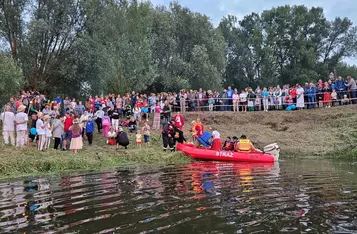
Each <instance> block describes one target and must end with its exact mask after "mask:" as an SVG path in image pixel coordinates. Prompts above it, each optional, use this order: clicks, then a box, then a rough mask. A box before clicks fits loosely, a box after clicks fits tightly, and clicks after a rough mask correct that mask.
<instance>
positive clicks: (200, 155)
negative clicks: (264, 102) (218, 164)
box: [176, 143, 274, 163]
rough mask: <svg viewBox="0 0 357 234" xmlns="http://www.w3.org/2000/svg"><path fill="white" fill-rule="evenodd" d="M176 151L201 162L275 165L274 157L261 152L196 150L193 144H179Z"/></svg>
mask: <svg viewBox="0 0 357 234" xmlns="http://www.w3.org/2000/svg"><path fill="white" fill-rule="evenodd" d="M176 149H177V150H178V151H181V152H183V153H184V154H185V155H186V156H189V157H191V158H194V159H199V160H210V161H235V162H256V163H266V162H270V163H274V157H273V156H271V155H269V154H264V153H260V152H251V153H244V152H233V151H223V150H222V151H219V150H211V149H203V148H194V147H193V145H192V144H180V143H179V144H177V146H176Z"/></svg>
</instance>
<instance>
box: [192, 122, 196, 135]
mask: <svg viewBox="0 0 357 234" xmlns="http://www.w3.org/2000/svg"><path fill="white" fill-rule="evenodd" d="M196 126H197V124H194V125H193V126H192V130H191V131H192V136H197V132H196Z"/></svg>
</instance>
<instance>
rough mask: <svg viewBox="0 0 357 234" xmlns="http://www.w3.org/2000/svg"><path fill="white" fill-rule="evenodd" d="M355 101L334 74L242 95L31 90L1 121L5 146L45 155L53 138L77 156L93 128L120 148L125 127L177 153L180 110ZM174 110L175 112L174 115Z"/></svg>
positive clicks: (349, 84)
mask: <svg viewBox="0 0 357 234" xmlns="http://www.w3.org/2000/svg"><path fill="white" fill-rule="evenodd" d="M356 97H357V86H356V82H355V80H354V79H353V78H352V77H350V76H348V77H347V80H346V81H344V80H343V79H342V77H341V76H339V77H338V79H336V80H335V78H334V74H333V73H331V74H330V79H329V80H327V81H326V82H323V81H322V80H319V81H318V82H317V83H316V84H315V83H313V82H310V83H305V84H304V87H303V86H301V85H300V84H296V85H294V86H292V87H290V86H289V85H284V86H283V87H282V88H280V86H276V87H270V88H267V87H264V88H262V89H261V88H260V87H259V86H258V87H257V88H256V89H255V90H254V91H253V89H252V88H249V87H248V88H246V89H243V90H241V91H238V90H237V89H232V88H231V87H228V88H227V89H225V90H224V91H223V92H218V91H211V90H208V91H204V90H202V89H199V90H198V91H193V90H189V91H185V90H181V91H180V92H178V93H158V94H155V93H151V94H146V93H136V92H134V91H133V92H132V93H131V94H130V93H127V94H125V95H123V96H121V95H114V94H108V95H106V96H94V97H93V96H89V97H88V98H87V99H86V100H85V101H77V100H76V99H75V98H72V99H70V98H68V97H64V98H62V97H61V96H56V97H55V98H53V99H49V98H48V97H47V96H46V95H44V94H41V93H40V92H38V91H36V90H29V91H22V92H21V93H19V95H18V96H16V97H11V98H10V102H9V103H8V104H7V105H5V107H4V108H3V113H2V114H1V116H0V119H1V120H2V123H3V129H2V130H3V137H4V143H5V144H12V145H16V146H19V147H23V146H25V145H30V144H31V142H35V143H36V146H37V148H38V150H41V151H42V150H47V149H48V148H49V147H50V141H51V139H52V138H53V139H54V148H55V149H62V150H68V149H69V150H72V151H73V152H78V151H79V150H80V149H82V147H83V139H85V140H88V145H89V146H91V145H92V144H93V133H94V130H95V125H96V129H97V131H98V133H100V134H102V135H103V136H104V137H106V139H107V140H106V141H107V143H108V144H110V145H116V146H117V147H118V148H119V147H121V146H122V147H125V148H126V147H127V146H128V144H129V138H128V135H127V133H126V132H125V131H124V129H127V130H128V132H129V133H132V134H135V141H136V145H137V146H138V147H141V145H142V142H144V143H145V144H146V145H150V132H151V131H152V130H161V131H162V140H163V145H164V148H165V149H171V150H173V149H174V146H175V143H176V142H183V141H185V137H184V134H183V131H182V128H183V126H184V124H185V122H184V119H183V117H182V115H181V114H180V112H186V111H234V112H239V111H243V112H246V111H260V110H262V111H269V110H283V109H286V110H293V109H304V108H307V109H312V108H315V107H326V108H329V107H331V106H334V105H347V104H355V103H356ZM173 112H176V114H175V115H174V116H172V113H173ZM172 117H173V118H172ZM149 118H152V120H153V121H152V125H149V124H148V123H149V122H148V121H149ZM30 122H31V123H30ZM198 122H199V120H198ZM192 124H193V126H194V128H198V130H197V129H196V130H192V132H194V133H195V134H196V135H200V132H202V133H203V130H202V131H201V129H200V128H201V127H202V125H201V123H200V122H199V123H197V121H195V122H193V123H192ZM15 135H16V136H15ZM198 137H201V136H198ZM193 138H194V137H193Z"/></svg>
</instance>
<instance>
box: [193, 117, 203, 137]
mask: <svg viewBox="0 0 357 234" xmlns="http://www.w3.org/2000/svg"><path fill="white" fill-rule="evenodd" d="M195 130H196V136H197V138H199V137H201V136H202V134H203V133H204V132H205V128H204V127H203V125H202V123H201V120H200V119H197V121H196V125H195Z"/></svg>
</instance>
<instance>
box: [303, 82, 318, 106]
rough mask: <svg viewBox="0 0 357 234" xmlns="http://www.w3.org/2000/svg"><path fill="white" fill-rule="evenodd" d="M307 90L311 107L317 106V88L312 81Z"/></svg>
mask: <svg viewBox="0 0 357 234" xmlns="http://www.w3.org/2000/svg"><path fill="white" fill-rule="evenodd" d="M305 92H306V94H307V99H308V102H309V109H312V108H315V103H316V93H317V89H316V87H314V84H313V83H310V87H309V88H307V89H306V90H305Z"/></svg>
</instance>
